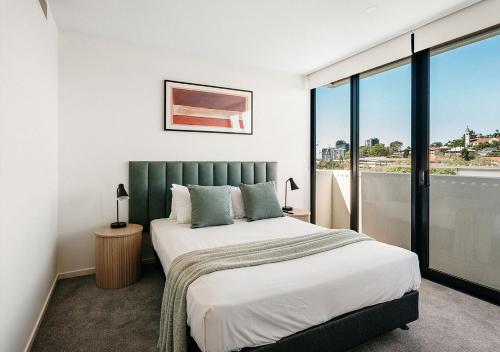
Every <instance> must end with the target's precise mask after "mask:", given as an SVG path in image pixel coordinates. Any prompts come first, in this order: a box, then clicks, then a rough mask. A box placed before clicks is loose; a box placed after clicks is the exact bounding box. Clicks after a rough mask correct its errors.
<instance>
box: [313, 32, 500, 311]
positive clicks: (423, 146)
mask: <svg viewBox="0 0 500 352" xmlns="http://www.w3.org/2000/svg"><path fill="white" fill-rule="evenodd" d="M499 30H500V25H497V26H494V27H491V28H488V29H485V30H482V31H480V32H477V33H473V34H470V35H467V36H465V37H462V38H458V39H456V40H453V41H451V42H447V43H444V44H442V45H439V46H436V47H434V48H429V49H425V50H421V51H418V52H413V53H412V55H411V57H410V58H411V150H412V158H411V250H412V251H413V252H415V253H416V254H417V255H418V257H419V262H420V271H421V274H422V277H424V278H426V279H429V280H431V281H435V282H437V283H440V284H443V285H445V286H448V287H451V288H454V289H456V290H459V291H462V292H464V293H467V294H471V295H473V296H476V297H478V298H481V299H484V300H487V301H489V302H492V303H494V304H497V305H500V291H497V290H495V289H492V288H489V287H486V286H483V285H480V284H477V283H474V282H471V281H468V280H466V279H463V278H459V277H456V276H453V275H450V274H447V273H444V272H441V271H438V270H435V269H432V268H430V267H429V226H430V221H429V208H430V199H429V193H430V192H429V183H430V176H429V174H430V167H429V149H430V148H429V146H430V136H429V134H430V84H431V82H430V57H431V50H432V51H433V52H436V51H438V50H445V49H444V48H450V47H454V46H455V47H457V46H460V45H466V44H468V43H471V42H474V41H478V40H482V39H484V38H486V37H487V36H488V35H489V34H491V33H495V32H497V31H499ZM411 40H412V48H413V47H414V46H413V40H414V37H413V35H412V37H411ZM407 59H408V58H406V59H403V60H407ZM398 61H400V60H398ZM395 64H397V62H394V63H389V64H388V65H384V66H381V67H379V68H375V69H374V70H370V71H375V72H376V71H377V70H384V69H388V68H390V67H391V66H393V65H395ZM362 74H363V73H360V74H356V75H353V76H351V77H350V83H351V90H350V93H351V96H350V107H351V109H350V110H351V111H350V117H351V121H350V123H351V131H350V133H351V135H350V138H351V140H350V144H351V154H350V158H351V159H350V161H351V170H350V174H351V185H350V186H351V198H350V209H351V225H350V226H351V229H353V230H355V231H357V230H358V228H359V219H358V218H359V215H358V214H359V206H360V204H359V178H358V176H359V172H360V171H359V127H360V126H359V111H360V110H359V106H360V98H359V80H360V75H362ZM310 149H311V154H310V155H311V160H310V171H311V172H310V190H311V196H310V200H311V203H310V209H311V221H312V222H313V223H314V222H315V213H316V197H315V195H316V181H315V180H316V160H315V158H316V90H315V89H311V141H310Z"/></svg>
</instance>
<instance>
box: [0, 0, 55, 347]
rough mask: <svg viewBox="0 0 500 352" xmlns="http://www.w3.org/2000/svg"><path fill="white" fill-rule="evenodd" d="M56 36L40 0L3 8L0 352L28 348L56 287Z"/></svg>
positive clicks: (8, 0)
mask: <svg viewBox="0 0 500 352" xmlns="http://www.w3.org/2000/svg"><path fill="white" fill-rule="evenodd" d="M57 83H58V82H57V29H56V26H55V24H54V21H53V19H52V17H51V16H50V14H49V19H48V20H46V19H45V17H44V15H43V13H42V10H41V8H40V5H39V4H38V1H35V0H30V1H28V0H23V1H20V0H1V1H0V195H1V196H0V285H1V287H0V312H1V313H0V351H9V352H18V351H23V350H24V349H25V348H26V345H27V341H28V340H29V338H30V334H31V333H32V331H33V328H34V326H35V322H36V321H37V319H38V316H39V314H40V312H41V309H42V306H43V304H44V301H45V299H46V298H47V295H48V293H49V291H50V288H51V285H52V283H53V282H54V279H55V274H56V245H57V238H56V237H57V147H58V145H57V123H58V120H57V109H58V104H57V93H58V92H57Z"/></svg>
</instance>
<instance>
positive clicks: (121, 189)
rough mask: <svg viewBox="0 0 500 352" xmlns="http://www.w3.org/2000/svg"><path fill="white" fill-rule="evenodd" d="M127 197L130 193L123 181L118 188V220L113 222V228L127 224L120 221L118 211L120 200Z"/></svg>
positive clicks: (117, 212)
mask: <svg viewBox="0 0 500 352" xmlns="http://www.w3.org/2000/svg"><path fill="white" fill-rule="evenodd" d="M127 199H128V193H127V191H125V186H123V183H120V184H119V185H118V188H117V189H116V222H114V223H112V224H111V228H112V229H119V228H122V227H126V226H127V223H126V222H123V221H120V213H119V211H118V209H119V207H118V201H120V200H127Z"/></svg>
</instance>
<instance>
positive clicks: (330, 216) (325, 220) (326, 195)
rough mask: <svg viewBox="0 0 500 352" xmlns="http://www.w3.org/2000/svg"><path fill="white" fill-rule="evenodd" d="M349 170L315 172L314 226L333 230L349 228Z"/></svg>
mask: <svg viewBox="0 0 500 352" xmlns="http://www.w3.org/2000/svg"><path fill="white" fill-rule="evenodd" d="M350 197H351V195H350V173H349V170H317V171H316V224H318V225H321V226H324V227H328V228H335V229H342V228H349V227H350Z"/></svg>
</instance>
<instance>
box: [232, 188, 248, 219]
mask: <svg viewBox="0 0 500 352" xmlns="http://www.w3.org/2000/svg"><path fill="white" fill-rule="evenodd" d="M231 208H232V210H233V217H234V218H235V219H243V218H244V217H245V204H244V203H243V196H242V195H241V190H240V189H239V187H231Z"/></svg>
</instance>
